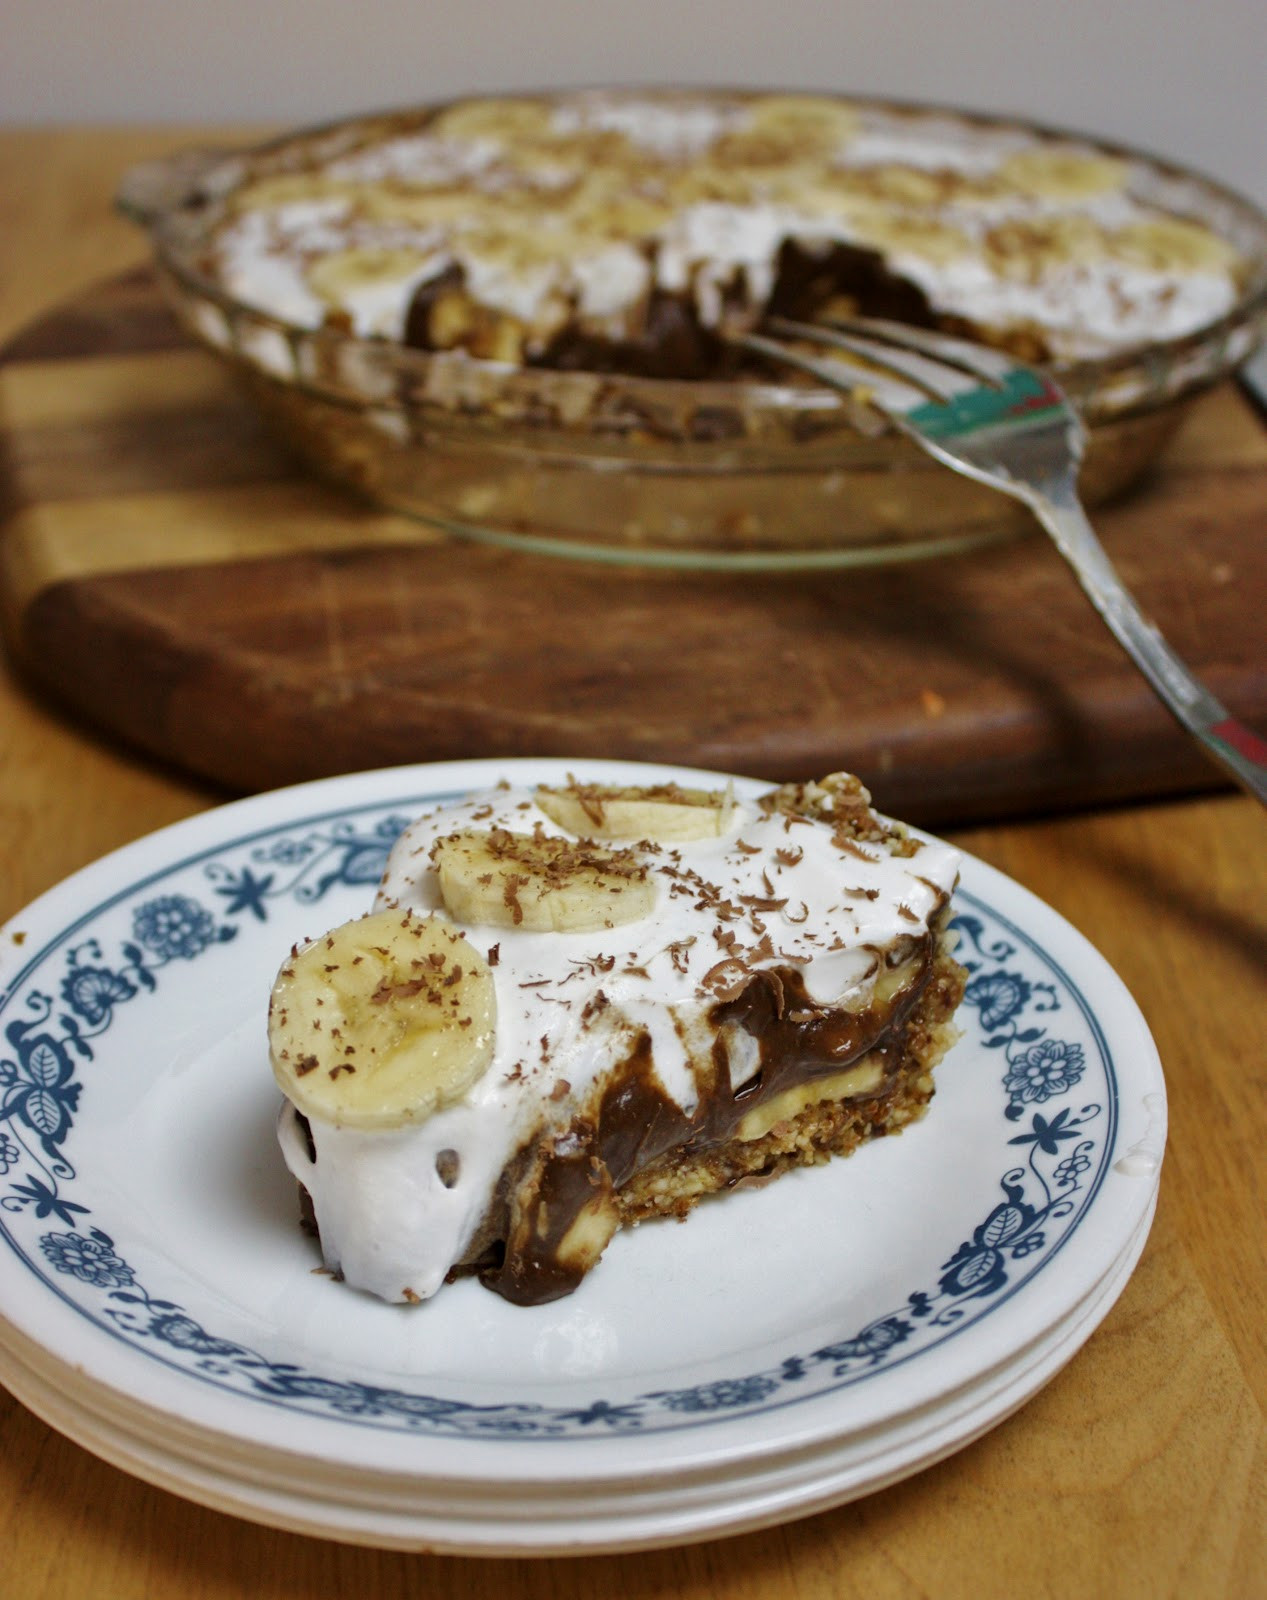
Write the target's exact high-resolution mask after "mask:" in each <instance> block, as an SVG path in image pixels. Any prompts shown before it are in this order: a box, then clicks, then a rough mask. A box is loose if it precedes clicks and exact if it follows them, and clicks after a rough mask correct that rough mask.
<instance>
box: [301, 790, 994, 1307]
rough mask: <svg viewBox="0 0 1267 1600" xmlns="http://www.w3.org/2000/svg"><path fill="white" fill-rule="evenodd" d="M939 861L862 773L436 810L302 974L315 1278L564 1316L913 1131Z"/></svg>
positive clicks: (955, 991)
mask: <svg viewBox="0 0 1267 1600" xmlns="http://www.w3.org/2000/svg"><path fill="white" fill-rule="evenodd" d="M957 876H958V857H957V855H956V853H955V852H954V851H953V850H952V849H950V848H949V847H948V846H946V845H942V844H939V843H936V842H933V841H927V840H923V839H919V838H916V837H913V836H912V835H910V834H909V833H908V832H907V831H906V829H905V828H903V827H902V826H901V825H900V824H896V823H893V822H891V821H888V820H886V819H884V818H881V817H880V816H878V815H877V814H876V813H875V812H874V811H873V809H872V807H871V805H870V799H869V796H868V795H867V792H866V790H865V789H863V787H862V786H861V784H860V783H859V782H858V781H857V779H856V778H853V777H851V776H849V775H847V774H835V775H833V776H831V777H828V778H825V779H823V780H822V782H820V783H808V784H790V785H785V786H783V787H781V788H776V789H773V790H771V791H769V792H768V793H766V794H765V795H764V796H763V797H762V798H761V799H760V800H758V801H756V802H755V803H754V802H750V801H746V800H742V799H737V798H736V797H735V795H734V794H733V792H732V791H731V790H730V789H729V788H725V789H722V788H718V789H716V790H704V789H689V788H682V787H679V786H678V785H676V784H672V783H665V784H660V785H655V786H650V787H636V788H620V787H611V786H606V785H597V784H588V783H581V782H575V781H573V782H569V783H567V784H564V785H561V786H554V787H549V786H543V787H538V788H535V789H529V788H512V787H508V786H503V787H499V788H495V789H492V790H489V791H487V792H483V793H479V794H475V795H472V796H470V797H468V798H466V799H463V800H461V801H458V802H456V803H444V804H437V805H436V806H434V807H433V808H432V809H430V810H428V811H426V812H425V813H424V814H423V815H422V816H421V817H419V818H418V819H417V821H416V822H414V823H413V824H412V825H411V826H410V827H409V828H408V829H407V830H406V831H405V833H404V834H403V835H402V837H401V839H400V840H399V842H398V843H397V845H396V847H395V850H394V852H393V854H392V857H391V860H390V862H389V865H388V868H387V872H386V874H385V877H384V879H383V883H382V886H381V889H380V892H379V895H378V899H377V903H376V906H375V909H374V910H373V911H372V912H370V913H369V914H368V915H366V916H364V917H362V918H360V919H359V920H356V921H353V922H349V923H346V924H344V925H343V926H341V927H339V928H336V929H334V930H333V931H331V932H329V933H327V934H325V935H323V936H321V937H319V938H317V939H315V940H313V941H312V942H311V943H308V944H306V945H305V946H303V947H302V948H296V949H295V950H294V951H292V953H291V955H290V957H289V958H288V960H287V961H286V962H285V963H284V965H283V967H282V969H281V972H280V973H279V975H278V978H277V981H276V985H275V988H274V992H273V998H272V1003H271V1007H270V1019H269V1034H270V1048H271V1057H272V1064H273V1070H274V1073H275V1075H276V1078H277V1081H278V1083H279V1084H280V1086H281V1089H282V1091H283V1093H284V1095H285V1096H286V1102H285V1104H284V1106H283V1109H282V1114H281V1118H280V1122H279V1135H280V1140H281V1145H282V1149H283V1152H284V1155H285V1159H286V1161H287V1164H288V1165H289V1167H290V1169H291V1171H292V1173H293V1174H294V1175H295V1177H296V1178H297V1179H298V1181H299V1184H300V1185H301V1188H302V1190H303V1193H304V1199H305V1205H306V1207H307V1210H308V1215H309V1218H310V1220H311V1221H312V1222H313V1223H315V1227H316V1229H317V1231H318V1233H319V1236H320V1241H321V1247H322V1251H323V1254H324V1258H325V1262H326V1265H327V1267H328V1268H330V1269H331V1270H332V1271H333V1272H334V1273H336V1274H337V1275H338V1276H340V1277H342V1278H343V1279H344V1280H346V1282H347V1283H349V1284H351V1285H353V1286H355V1287H357V1288H361V1289H365V1290H368V1291H370V1292H371V1293H373V1294H376V1295H379V1296H381V1297H382V1298H384V1299H386V1300H390V1301H405V1302H417V1301H421V1300H426V1299H428V1298H429V1297H430V1296H431V1295H433V1294H435V1292H436V1291H437V1290H438V1289H439V1288H440V1287H441V1285H442V1284H443V1283H444V1282H445V1281H446V1280H447V1279H450V1278H453V1277H455V1276H457V1275H459V1274H469V1273H476V1274H478V1275H479V1277H480V1278H481V1279H482V1281H483V1282H484V1283H485V1284H486V1285H487V1286H488V1287H489V1288H491V1289H493V1290H495V1291H496V1292H497V1293H498V1294H500V1295H502V1296H504V1297H505V1298H506V1299H508V1300H511V1301H514V1302H517V1303H520V1304H537V1303H541V1302H544V1301H548V1300H553V1299H556V1298H558V1297H560V1296H562V1295H565V1294H569V1293H570V1292H571V1291H573V1290H574V1289H575V1288H576V1287H577V1286H578V1284H579V1283H580V1282H581V1280H582V1279H583V1278H584V1277H585V1275H586V1273H587V1272H589V1271H590V1269H591V1268H592V1267H594V1266H595V1264H596V1263H597V1262H598V1260H599V1258H600V1257H601V1255H602V1254H603V1251H604V1250H605V1248H606V1247H607V1245H608V1243H609V1241H610V1240H611V1238H612V1236H613V1234H615V1233H616V1231H617V1230H618V1229H619V1228H621V1227H623V1226H629V1225H632V1224H636V1223H641V1222H644V1221H647V1220H649V1219H653V1218H659V1217H677V1218H682V1217H685V1216H686V1215H687V1213H688V1212H689V1211H690V1210H691V1209H692V1207H694V1206H695V1205H696V1203H697V1202H698V1201H700V1200H701V1199H703V1198H704V1197H705V1196H708V1195H713V1194H717V1193H719V1192H721V1191H725V1190H727V1189H730V1188H733V1187H735V1186H736V1185H739V1184H745V1183H753V1182H757V1181H763V1180H767V1179H771V1178H774V1177H777V1176H778V1175H779V1174H781V1173H784V1172H786V1171H788V1170H789V1169H791V1168H793V1167H798V1166H804V1165H813V1164H816V1163H821V1162H824V1161H826V1160H828V1159H829V1158H830V1157H831V1156H833V1155H847V1154H849V1153H850V1152H851V1151H853V1150H855V1149H856V1148H857V1147H858V1146H859V1145H860V1144H861V1143H862V1142H863V1141H865V1140H867V1139H871V1138H874V1137H876V1136H878V1135H882V1134H890V1133H896V1132H898V1131H900V1130H901V1129H902V1128H904V1127H905V1126H906V1125H907V1124H908V1123H910V1122H911V1121H913V1120H914V1119H916V1118H918V1117H919V1116H921V1115H922V1114H923V1112H924V1110H925V1107H926V1106H927V1104H928V1101H929V1099H930V1097H931V1096H932V1093H933V1076H932V1075H933V1069H934V1067H935V1066H936V1065H937V1063H938V1062H939V1061H940V1059H941V1057H942V1056H943V1054H944V1053H945V1051H946V1050H947V1048H948V1047H949V1045H950V1044H951V1043H952V1042H953V1040H954V1038H955V1037H956V1034H955V1029H954V1024H953V1016H954V1012H955V1008H956V1006H957V1004H958V1002H959V999H960V997H961V995H962V991H963V981H964V974H963V972H962V969H961V968H960V967H959V966H958V965H957V963H956V962H955V961H954V959H953V956H952V954H951V949H950V946H951V942H952V941H951V939H950V937H949V936H948V933H947V922H948V918H949V915H950V910H949V907H950V896H951V893H952V891H953V889H954V886H955V884H956V881H957Z"/></svg>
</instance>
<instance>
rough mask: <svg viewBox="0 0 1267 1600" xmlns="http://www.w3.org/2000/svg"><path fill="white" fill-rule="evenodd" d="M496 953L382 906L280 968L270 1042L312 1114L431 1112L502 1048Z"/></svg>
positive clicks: (354, 1120)
mask: <svg viewBox="0 0 1267 1600" xmlns="http://www.w3.org/2000/svg"><path fill="white" fill-rule="evenodd" d="M496 1015H497V1001H496V994H495V990H494V986H493V975H492V972H491V971H490V970H489V965H488V962H487V961H486V960H485V959H484V957H483V956H482V955H480V954H479V952H478V951H477V950H476V949H475V948H474V946H473V945H471V944H470V943H469V942H468V941H467V940H466V939H464V938H463V937H462V935H461V934H460V933H459V932H458V930H457V929H456V928H453V927H450V926H449V925H448V924H447V923H446V922H444V921H443V920H442V919H441V918H439V917H423V916H415V915H413V914H411V913H410V912H407V911H400V910H393V911H376V912H374V913H372V914H371V915H370V916H366V917H361V918H360V919H358V920H357V921H355V922H345V923H344V924H343V925H342V926H341V927H338V928H335V929H333V930H332V931H331V932H330V933H327V934H325V935H323V936H322V937H321V938H320V939H315V940H314V941H313V942H312V943H311V944H308V945H305V946H304V947H303V948H302V949H299V950H297V951H296V952H295V953H294V954H293V955H292V956H291V958H290V960H288V961H287V962H286V963H285V964H284V965H283V967H282V969H281V972H280V973H279V974H278V977H277V981H276V983H275V985H274V987H273V997H272V1001H271V1004H270V1006H269V1050H270V1055H271V1058H272V1064H273V1073H274V1076H275V1077H276V1079H277V1082H278V1084H279V1085H280V1087H281V1089H282V1092H283V1093H284V1094H285V1095H286V1097H287V1098H288V1099H289V1100H291V1101H292V1102H293V1103H294V1105H295V1106H296V1107H297V1108H298V1109H299V1110H300V1111H301V1112H303V1114H304V1115H305V1116H308V1117H313V1118H317V1119H319V1120H320V1121H323V1122H333V1123H337V1124H340V1125H342V1126H345V1127H355V1128H375V1129H381V1128H395V1127H402V1126H405V1125H406V1124H410V1123H417V1122H422V1121H424V1120H425V1119H426V1118H427V1117H429V1116H431V1115H432V1114H433V1113H434V1112H435V1111H438V1110H440V1109H441V1108H442V1107H444V1106H446V1105H450V1104H452V1103H453V1102H454V1101H456V1100H458V1099H460V1098H461V1096H462V1095H464V1094H465V1093H466V1091H467V1090H468V1089H469V1088H470V1087H471V1086H472V1085H473V1084H474V1083H475V1082H476V1081H477V1080H478V1079H479V1078H480V1077H481V1076H482V1074H483V1073H484V1071H485V1069H486V1068H487V1067H488V1064H489V1062H490V1061H491V1060H492V1058H493V1045H494V1037H495V1031H496Z"/></svg>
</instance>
